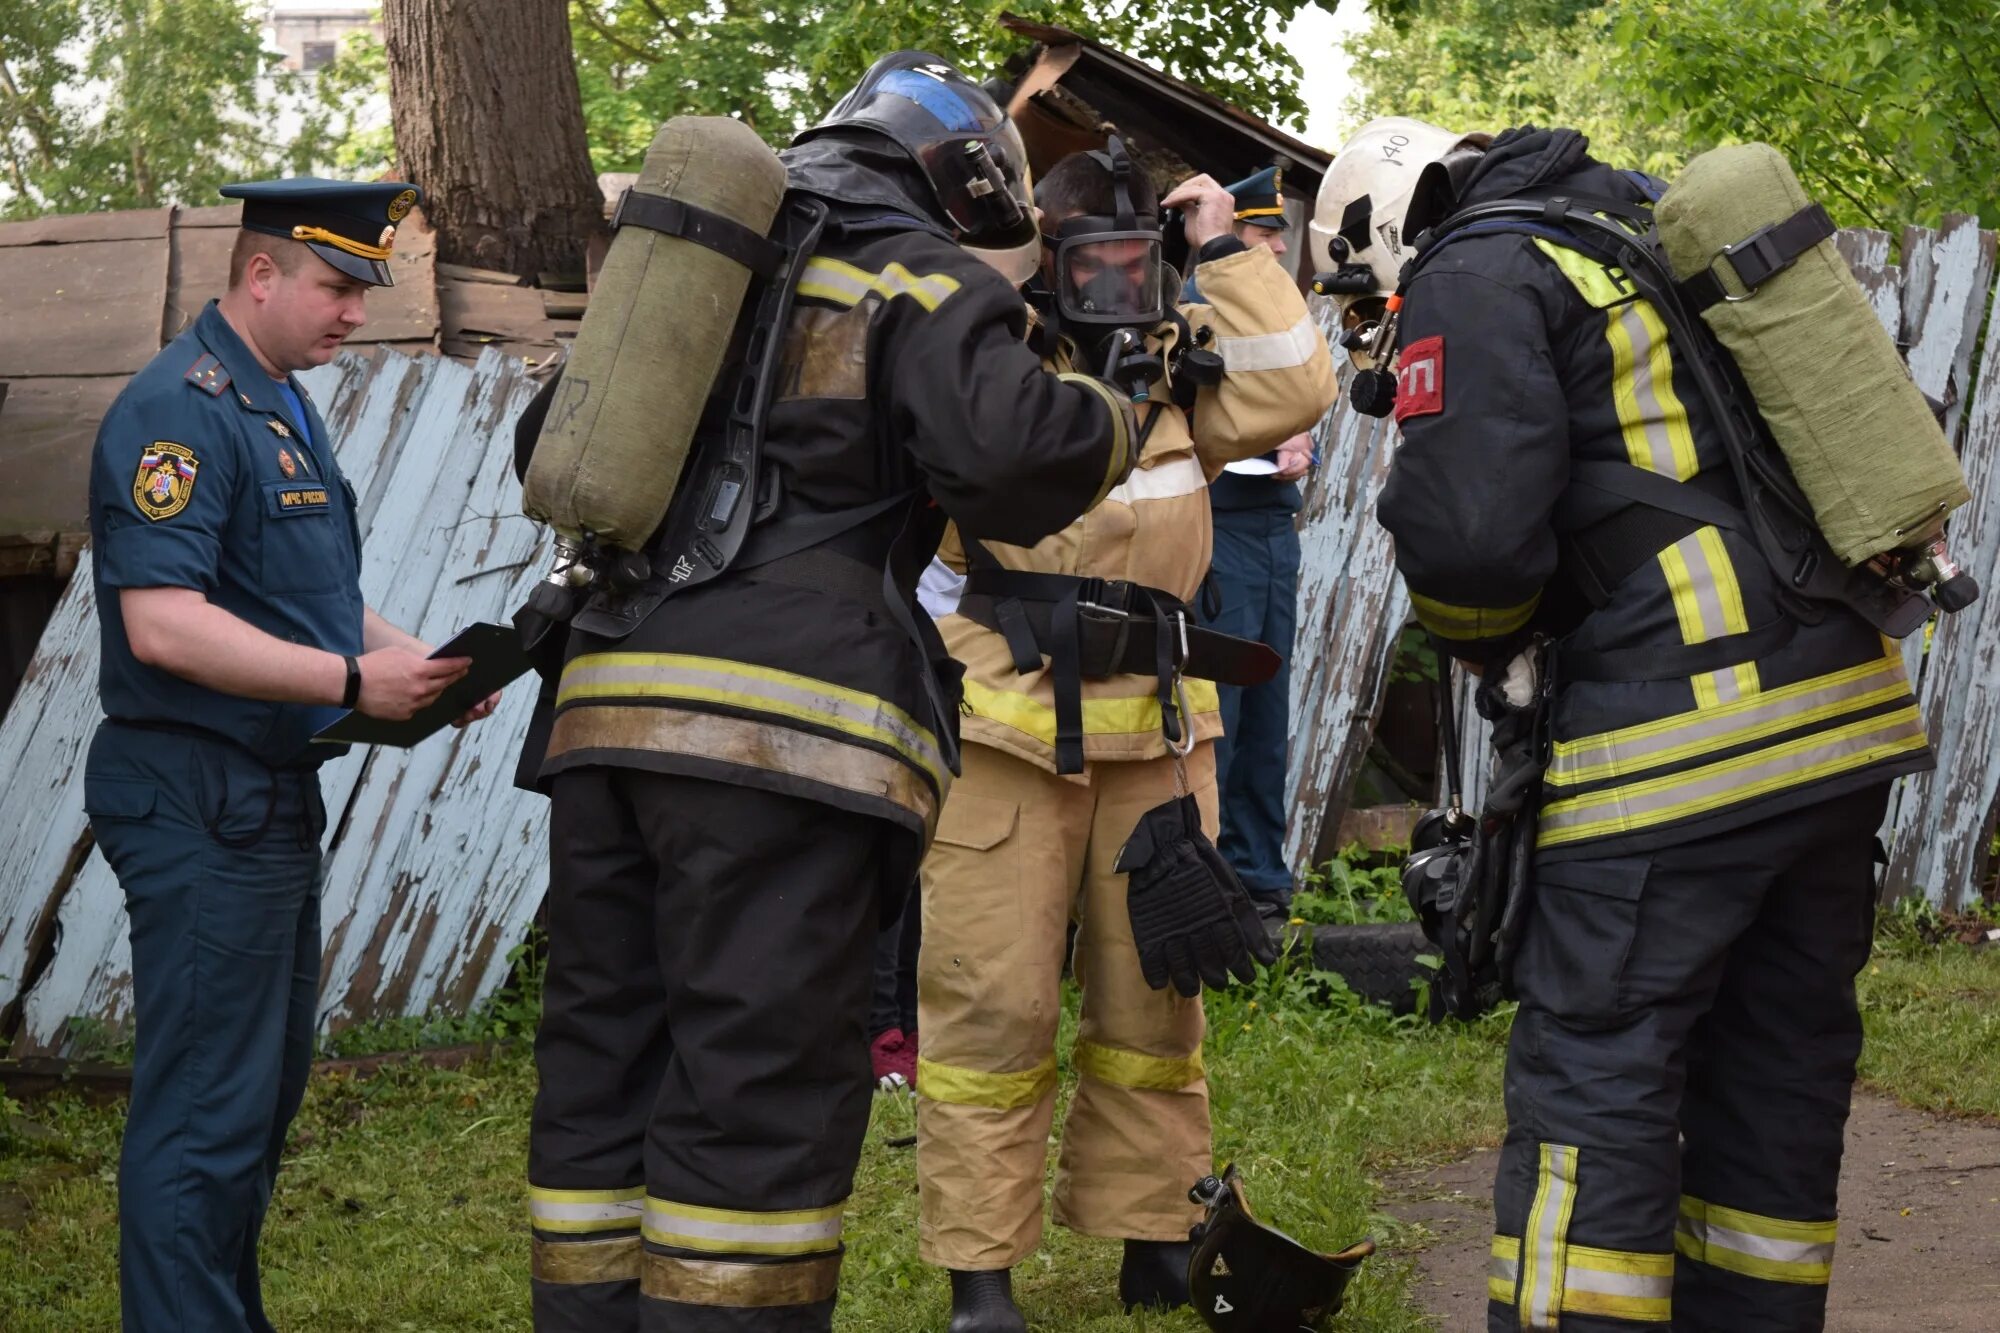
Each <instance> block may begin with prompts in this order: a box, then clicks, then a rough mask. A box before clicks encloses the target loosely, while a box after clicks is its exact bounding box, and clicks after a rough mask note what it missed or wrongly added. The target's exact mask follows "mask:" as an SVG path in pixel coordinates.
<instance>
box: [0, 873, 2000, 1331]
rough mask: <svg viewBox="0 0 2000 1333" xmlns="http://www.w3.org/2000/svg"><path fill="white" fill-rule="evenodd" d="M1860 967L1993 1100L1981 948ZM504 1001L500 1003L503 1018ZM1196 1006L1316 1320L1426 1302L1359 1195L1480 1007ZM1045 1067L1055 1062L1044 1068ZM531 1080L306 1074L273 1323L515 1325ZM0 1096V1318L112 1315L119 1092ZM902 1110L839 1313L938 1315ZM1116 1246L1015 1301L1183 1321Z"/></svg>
mask: <svg viewBox="0 0 2000 1333" xmlns="http://www.w3.org/2000/svg"><path fill="white" fill-rule="evenodd" d="M1370 896H1371V895H1369V894H1368V893H1366V892H1359V893H1357V894H1356V895H1355V897H1356V898H1357V899H1362V900H1365V899H1367V898H1369V897H1370ZM1862 993H1863V1000H1864V1009H1865V1016H1866V1019H1867V1023H1868V1034H1869V1045H1868V1050H1867V1053H1866V1055H1865V1056H1864V1059H1863V1072H1864V1075H1865V1076H1866V1077H1867V1078H1868V1079H1869V1080H1870V1081H1871V1082H1872V1083H1873V1084H1875V1085H1876V1086H1877V1087H1879V1088H1881V1089H1883V1090H1885V1091H1887V1092H1889V1093H1891V1094H1893V1095H1895V1096H1898V1097H1901V1098H1903V1099H1904V1100H1906V1101H1909V1102H1911V1103H1912V1104H1915V1105H1919V1106H1924V1107H1927V1108H1931V1109H1935V1110H1940V1111H1947V1112H1955V1113H1961V1114H1983V1115H1989V1116H2000V1060H1996V1059H1995V1055H1994V1053H1995V1051H1996V1050H2000V949H1995V950H1989V951H1985V952H1975V951H1973V950H1971V949H1968V948H1966V947H1964V946H1963V945H1960V944H1956V943H1944V944H1933V943H1930V942H1928V940H1927V938H1926V937H1925V936H1924V934H1923V932H1922V930H1921V929H1920V928H1918V927H1915V926H1912V925H1911V924H1910V923H1909V922H1908V921H1906V920H1904V919H1902V918H1900V917H1899V918H1897V919H1896V920H1893V921H1891V922H1889V923H1886V924H1885V929H1884V934H1883V939H1882V942H1881V944H1880V945H1879V947H1878V950H1877V956H1876V959H1875V961H1874V962H1873V963H1872V964H1871V965H1870V967H1869V968H1868V969H1867V970H1866V971H1865V973H1864V975H1863V978H1862ZM1069 1000H1070V1003H1069V1004H1068V1006H1067V1008H1068V1011H1069V1014H1068V1016H1067V1017H1066V1019H1065V1026H1064V1032H1063V1036H1062V1039H1061V1043H1060V1048H1059V1049H1061V1050H1063V1051H1067V1049H1068V1044H1069V1040H1070V1035H1071V1031H1072V1025H1073V1021H1074V996H1071V997H1069ZM521 1017H522V1011H521V1010H519V1009H518V1007H517V1008H516V1009H515V1010H513V1011H512V1013H511V1016H510V1024H511V1025H512V1026H514V1027H515V1030H519V1024H520V1019H521ZM1209 1018H1210V1033H1209V1040H1208V1047H1207V1056H1208V1065H1209V1077H1210V1083H1211V1087H1212V1089H1213V1094H1214V1106H1215V1125H1216V1134H1215V1137H1216V1161H1217V1163H1218V1165H1220V1164H1221V1163H1223V1162H1227V1161H1235V1162H1237V1163H1238V1164H1240V1165H1241V1166H1242V1167H1243V1168H1244V1170H1245V1171H1246V1173H1247V1174H1248V1177H1249V1183H1250V1189H1251V1194H1252V1198H1253V1200H1254V1201H1255V1203H1256V1205H1257V1207H1258V1210H1259V1212H1260V1213H1262V1214H1263V1215H1264V1216H1265V1217H1266V1218H1268V1219H1269V1220H1270V1221H1272V1222H1274V1223H1275V1224H1277V1225H1278V1226H1280V1227H1282V1228H1284V1229H1285V1230H1287V1231H1289V1232H1291V1233H1292V1234H1294V1235H1296V1236H1298V1237H1300V1238H1301V1239H1303V1240H1305V1241H1307V1242H1308V1243H1310V1244H1314V1245H1317V1246H1320V1247H1322V1248H1329V1249H1330V1248H1334V1247H1337V1246H1340V1245H1344V1244H1346V1243H1347V1242H1348V1241H1350V1240H1352V1239H1354V1238H1355V1237H1357V1236H1359V1235H1361V1234H1363V1233H1364V1232H1366V1233H1372V1234H1373V1235H1374V1236H1375V1237H1376V1239H1377V1240H1378V1241H1379V1242H1380V1243H1381V1244H1382V1247H1383V1254H1381V1255H1379V1256H1378V1257H1377V1258H1375V1259H1373V1260H1370V1261H1369V1263H1368V1264H1367V1266H1366V1267H1365V1268H1364V1269H1363V1275H1362V1277H1361V1279H1360V1280H1359V1281H1357V1283H1356V1284H1355V1286H1354V1287H1353V1288H1352V1289H1351V1290H1350V1296H1351V1299H1350V1304H1349V1313H1348V1314H1347V1315H1346V1316H1343V1318H1342V1320H1341V1321H1340V1323H1339V1325H1338V1326H1339V1327H1340V1328H1341V1329H1343V1330H1367V1331H1370V1333H1414V1331H1415V1330H1419V1329H1424V1328H1428V1327H1430V1325H1429V1324H1428V1323H1427V1322H1426V1320H1425V1319H1424V1317H1423V1315H1422V1314H1421V1312H1420V1311H1419V1310H1418V1308H1417V1307H1416V1305H1415V1304H1414V1302H1413V1300H1412V1283H1411V1278H1412V1266H1411V1265H1412V1256H1413V1254H1414V1253H1416V1252H1417V1251H1418V1250H1420V1249H1421V1247H1422V1245H1423V1244H1424V1243H1425V1240H1426V1237H1425V1235H1424V1234H1423V1233H1422V1232H1421V1231H1419V1230H1416V1229H1413V1228H1408V1227H1403V1226H1400V1225H1398V1224H1397V1223H1395V1222H1394V1221H1392V1220H1391V1219H1389V1218H1387V1217H1385V1216H1383V1215H1381V1214H1380V1213H1379V1212H1378V1211H1377V1209H1378V1192H1379V1186H1378V1181H1379V1179H1380V1177H1381V1176H1382V1175H1383V1174H1384V1173H1386V1172H1389V1171H1393V1170H1395V1169H1397V1168H1399V1167H1403V1166H1413V1165H1420V1164H1424V1163H1429V1162H1435V1161H1439V1160H1442V1159H1446V1158H1449V1157H1452V1156H1456V1155H1458V1154H1460V1153H1463V1152H1465V1151H1467V1150H1469V1149H1471V1148H1473V1147H1477V1146H1481V1145H1486V1144H1491V1143H1493V1142H1495V1141H1496V1140H1497V1138H1498V1136H1499V1134H1500V1131H1501V1127H1502V1125H1501V1112H1500V1064H1501V1057H1502V1051H1503V1045H1504V1041H1505V1034H1506V1015H1505V1014H1504V1013H1502V1014H1496V1015H1494V1016H1493V1017H1491V1018H1489V1019H1488V1020H1486V1021H1485V1022H1483V1023H1481V1024H1479V1025H1477V1026H1474V1027H1471V1028H1464V1027H1456V1026H1453V1027H1446V1028H1438V1029H1433V1028H1428V1027H1424V1026H1421V1025H1419V1024H1417V1023H1415V1022H1414V1021H1413V1020H1396V1019H1391V1018H1389V1017H1387V1016H1386V1015H1385V1014H1384V1013H1383V1012H1382V1011H1380V1010H1376V1009H1370V1008H1368V1007H1366V1006H1363V1005H1361V1004H1359V1003H1358V1002H1357V1001H1355V1000H1354V998H1353V997H1352V996H1351V995H1349V994H1347V993H1346V992H1345V989H1344V987H1341V986H1340V985H1339V983H1338V982H1337V980H1330V979H1328V978H1325V977H1314V976H1309V975H1300V974H1297V973H1292V972H1288V971H1287V970H1286V969H1285V968H1284V967H1282V966H1281V967H1279V968H1277V969H1273V970H1271V971H1269V972H1267V973H1266V974H1265V975H1264V976H1263V977H1262V978H1261V979H1260V981H1259V982H1258V984H1257V985H1255V986H1253V987H1245V988H1237V989H1235V990H1232V991H1230V992H1229V993H1227V994H1224V995H1219V996H1211V997H1210V999H1209ZM380 1035H383V1036H387V1035H390V1034H387V1033H384V1034H380ZM453 1035H458V1033H457V1029H455V1028H454V1029H453ZM1069 1080H1070V1074H1069V1071H1068V1069H1067V1067H1065V1069H1064V1088H1065V1090H1067V1088H1068V1086H1069ZM533 1090H534V1071H533V1067H532V1065H531V1063H530V1061H529V1059H528V1056H527V1054H526V1052H525V1050H524V1049H523V1048H522V1047H521V1046H520V1045H518V1044H517V1045H514V1046H510V1047H505V1048H502V1049H500V1050H499V1051H498V1052H497V1053H496V1054H494V1055H493V1056H492V1057H491V1058H490V1059H489V1060H487V1061H484V1062H482V1063H477V1064H474V1065H470V1066H467V1067H465V1068H462V1069H457V1070H435V1069H426V1068H423V1067H421V1066H415V1065H404V1066H394V1067H391V1068H389V1069H387V1070H385V1071H383V1072H381V1073H379V1074H377V1075H375V1076H373V1077H369V1078H365V1079H360V1078H355V1077H353V1076H351V1075H350V1076H326V1077H321V1078H318V1079H315V1080H314V1083H313V1085H312V1088H311V1091H310V1093H309V1095H308V1097H307V1101H306V1107H305V1110H304V1111H303V1112H302V1113H301V1115H300V1117H299V1120H298V1122H297V1124H296V1125H295V1127H294V1130H293V1138H292V1144H291V1151H290V1154H289V1156H288V1158H287V1162H286V1166H285V1172H284V1175H283V1176H282V1177H281V1179H280V1181H279V1185H278V1191H277V1196H276V1201H275V1203H274V1205H273V1209H272V1217H271V1221H270V1223H269V1225H268V1227H267V1229H266V1233H265V1243H264V1269H265V1290H266V1296H267V1300H268V1304H269V1306H270V1308H271V1312H272V1314H273V1317H274V1319H275V1320H276V1322H277V1323H278V1325H279V1326H280V1327H283V1328H293V1329H310V1330H314V1333H342V1331H345V1330H357V1331H358V1330H369V1331H370V1333H378V1331H379V1333H402V1331H403V1330H421V1331H422V1333H439V1331H445V1330H525V1329H527V1328H528V1317H527V1238H526V1232H525V1229H524V1227H523V1217H522V1211H523V1210H522V1206H521V1201H522V1190H523V1162H524V1160H525V1155H526V1143H527V1124H528V1108H529V1102H530V1099H531V1098H532V1095H533ZM7 1110H8V1108H6V1107H5V1106H4V1105H0V1125H5V1126H7V1127H6V1128H5V1129H4V1130H0V1328H4V1329H6V1330H8V1331H9V1333H57V1330H61V1331H62V1333H70V1331H71V1330H78V1329H84V1330H99V1329H111V1328H115V1327H116V1326H117V1270H116V1246H117V1226H116V1216H115V1195H114V1183H115V1172H116V1166H117V1151H118V1134H119V1129H120V1124H121V1118H122V1116H121V1111H120V1109H119V1108H117V1107H110V1108H92V1107H88V1106H85V1105H83V1104H82V1103H81V1102H79V1101H77V1100H75V1099H71V1098H57V1099H53V1100H49V1101H44V1102H39V1103H37V1104H35V1105H34V1106H32V1107H29V1108H27V1110H26V1111H25V1113H20V1114H17V1115H16V1116H15V1117H14V1118H13V1119H12V1120H11V1121H9V1120H8V1119H7ZM914 1131H915V1120H914V1114H913V1111H912V1108H911V1105H910V1103H909V1102H908V1101H907V1100H902V1099H891V1098H886V1097H878V1098H877V1099H876V1103H875V1118H874V1124H873V1125H872V1126H871V1127H870V1130H869V1139H868V1147H867V1151H866V1154H865V1156H864V1158H863V1160H862V1164H861V1170H860V1175H859V1177H858V1179H857V1181H856V1184H855V1190H854V1197H853V1200H852V1203H851V1206H850V1210H849V1213H848V1243H849V1253H848V1258H847V1265H846V1269H845V1272H844V1276H843V1282H842V1301H841V1309H840V1314H839V1317H838V1319H837V1327H839V1328H840V1329H842V1330H843V1331H847V1330H852V1331H853V1333H864V1331H865V1333H918V1330H938V1329H942V1328H943V1327H944V1323H945V1312H946V1296H945V1284H944V1279H943V1276H942V1275H941V1274H939V1273H937V1272H936V1271H934V1270H932V1269H929V1268H926V1267H925V1266H924V1265H923V1264H921V1263H919V1262H918V1260H917V1257H916V1244H915V1239H914V1236H915V1228H916V1162H915V1153H914V1151H913V1150H912V1149H910V1148H907V1147H904V1148H895V1147H890V1146H888V1143H887V1140H890V1139H894V1138H896V1137H899V1136H902V1135H908V1134H911V1133H914ZM1117 1263H1118V1247H1117V1245H1116V1243H1115V1242H1107V1241H1097V1240H1089V1239H1084V1238H1079V1237H1075V1236H1072V1235H1069V1234H1068V1233H1066V1232H1063V1231H1060V1230H1058V1229H1055V1228H1053V1227H1051V1228H1050V1230H1049V1232H1048V1234H1047V1237H1046V1239H1045V1241H1044V1244H1043V1246H1042V1249H1041V1250H1040V1251H1039V1252H1038V1253H1037V1254H1036V1255H1035V1256H1034V1257H1033V1258H1031V1259H1030V1260H1028V1261H1027V1262H1026V1263H1025V1264H1024V1265H1023V1266H1022V1268H1021V1270H1020V1272H1019V1274H1018V1283H1017V1291H1018V1292H1019V1296H1020V1300H1021V1303H1022V1306H1023V1308H1024V1309H1025V1310H1026V1311H1027V1313H1028V1316H1029V1319H1030V1321H1031V1322H1032V1323H1033V1324H1034V1325H1035V1326H1036V1327H1037V1328H1041V1329H1047V1330H1062V1331H1063V1333H1071V1331H1075V1333H1112V1331H1113V1330H1118V1331H1119V1333H1165V1331H1167V1330H1173V1331H1175V1333H1195V1331H1196V1330H1198V1329H1200V1328H1201V1325H1200V1323H1199V1321H1198V1320H1196V1319H1195V1318H1194V1317H1193V1316H1192V1315H1190V1314H1187V1313H1185V1312H1183V1313H1179V1314H1175V1315H1171V1316H1164V1317H1144V1318H1127V1317H1126V1316H1125V1315H1123V1314H1122V1313H1121V1312H1120V1311H1119V1310H1118V1308H1117V1302H1116V1297H1115V1289H1116V1283H1117Z"/></svg>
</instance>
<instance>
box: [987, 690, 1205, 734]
mask: <svg viewBox="0 0 2000 1333" xmlns="http://www.w3.org/2000/svg"><path fill="white" fill-rule="evenodd" d="M1184 684H1185V685H1186V687H1187V702H1188V708H1189V709H1190V710H1192V711H1193V713H1194V714H1195V716H1196V717H1200V716H1202V715H1204V714H1207V713H1215V712H1219V711H1221V708H1222V702H1221V700H1220V698H1219V697H1218V696H1217V695H1216V692H1215V682H1214V681H1212V680H1193V679H1189V680H1187V681H1185V682H1184ZM965 702H966V704H967V705H968V706H969V707H970V708H971V709H972V711H973V712H974V713H976V714H978V715H979V716H980V717H983V718H988V719H990V720H991V721H994V722H998V723H1000V724H1001V725H1003V726H1008V727H1012V728H1013V729H1014V730H1016V731H1018V732H1021V733H1022V734H1024V735H1027V736H1032V737H1034V738H1035V739H1036V740H1038V741H1040V742H1041V743H1042V744H1044V745H1054V744H1055V743H1056V710H1055V709H1053V708H1051V707H1049V706H1048V705H1047V704H1044V703H1040V702H1038V701H1036V700H1034V699H1031V698H1029V697H1028V696H1027V695H1025V694H1017V693H1015V692H1014V691H1012V690H996V689H994V688H993V687H991V686H990V685H982V684H980V683H979V682H978V681H976V680H973V679H971V678H970V677H968V678H967V679H966V682H965ZM1159 729H1160V701H1159V700H1158V699H1157V698H1155V697H1154V696H1153V695H1150V694H1135V695H1132V696H1130V697H1128V698H1123V699H1085V700H1084V701H1083V734H1084V735H1086V736H1143V735H1146V734H1148V733H1150V732H1156V731H1158V730H1159Z"/></svg>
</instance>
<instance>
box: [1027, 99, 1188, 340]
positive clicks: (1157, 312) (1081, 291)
mask: <svg viewBox="0 0 2000 1333" xmlns="http://www.w3.org/2000/svg"><path fill="white" fill-rule="evenodd" d="M1090 156H1091V158H1092V159H1094V160H1095V161H1097V162H1098V163H1099V164H1100V165H1102V166H1103V167H1104V169H1105V170H1107V171H1109V172H1110V173H1111V189H1112V199H1113V201H1114V204H1113V212H1112V213H1111V215H1109V216H1105V215H1103V214H1087V215H1085V216H1082V217H1073V218H1065V219H1064V220H1063V221H1062V223H1061V224H1060V225H1059V226H1057V227H1056V230H1055V234H1054V235H1053V236H1047V235H1045V236H1044V237H1043V239H1044V241H1046V243H1047V244H1048V246H1049V248H1050V250H1051V252H1052V260H1053V262H1052V265H1051V267H1052V269H1053V272H1054V280H1053V282H1052V284H1051V285H1052V287H1053V291H1052V293H1051V294H1052V296H1053V298H1054V305H1055V309H1056V314H1057V317H1058V319H1059V320H1060V321H1061V323H1062V325H1063V331H1064V332H1065V333H1067V334H1069V335H1070V336H1072V337H1078V338H1084V339H1090V340H1092V341H1098V340H1100V339H1101V338H1102V336H1103V335H1104V334H1106V333H1109V332H1110V331H1111V330H1114V329H1120V328H1127V329H1137V330H1139V331H1140V332H1146V331H1149V330H1151V329H1152V328H1153V327H1154V326H1156V325H1157V324H1159V322H1160V321H1161V320H1162V319H1164V318H1166V293H1165V282H1164V279H1163V277H1162V270H1161V262H1160V246H1161V232H1160V224H1159V219H1158V218H1157V217H1153V216H1147V217H1143V218H1142V217H1140V216H1139V215H1138V214H1137V212H1136V211H1135V210H1134V209H1133V207H1132V188H1131V187H1132V177H1133V173H1134V171H1135V170H1136V168H1135V167H1134V165H1133V162H1132V159H1131V157H1130V155H1129V154H1127V153H1126V151H1125V144H1124V141H1123V140H1121V139H1119V138H1118V136H1116V135H1113V136H1111V139H1110V142H1109V143H1108V144H1107V145H1106V146H1105V150H1104V151H1103V152H1093V153H1091V154H1090Z"/></svg>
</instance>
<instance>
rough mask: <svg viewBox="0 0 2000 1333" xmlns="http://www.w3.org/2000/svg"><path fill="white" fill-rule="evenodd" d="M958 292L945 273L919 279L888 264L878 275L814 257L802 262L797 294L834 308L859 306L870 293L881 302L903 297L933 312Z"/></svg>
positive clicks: (948, 275) (956, 286)
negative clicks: (804, 263)
mask: <svg viewBox="0 0 2000 1333" xmlns="http://www.w3.org/2000/svg"><path fill="white" fill-rule="evenodd" d="M957 290H958V279H957V278H954V277H952V276H951V275H950V274H947V273H926V274H924V275H923V276H921V277H919V276H918V275H916V274H914V273H912V272H910V270H908V269H906V268H904V267H903V266H902V265H901V264H890V265H889V266H888V267H887V268H884V269H883V270H882V271H881V272H880V273H870V272H869V271H868V270H867V269H863V268H856V267H855V266H854V265H852V264H847V263H842V262H841V261H840V260H838V259H827V258H825V257H824V256H818V255H816V256H814V257H813V258H811V259H808V260H807V261H806V271H805V274H804V276H803V277H801V278H800V279H799V295H800V296H810V297H814V298H816V299H818V300H821V301H832V302H834V303H835V304H836V305H845V306H854V305H859V304H860V303H861V301H862V299H863V298H865V297H866V296H867V295H868V294H869V293H871V292H873V293H874V294H875V295H877V296H880V297H882V298H883V299H884V300H893V299H895V298H896V297H898V296H907V297H909V298H910V299H911V300H912V301H915V302H916V303H917V304H918V305H920V306H922V307H923V308H924V309H925V310H927V311H929V310H936V309H937V308H938V307H939V306H941V305H943V304H944V302H945V299H946V298H947V297H949V296H950V295H951V294H952V293H953V292H955V291H957Z"/></svg>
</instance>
